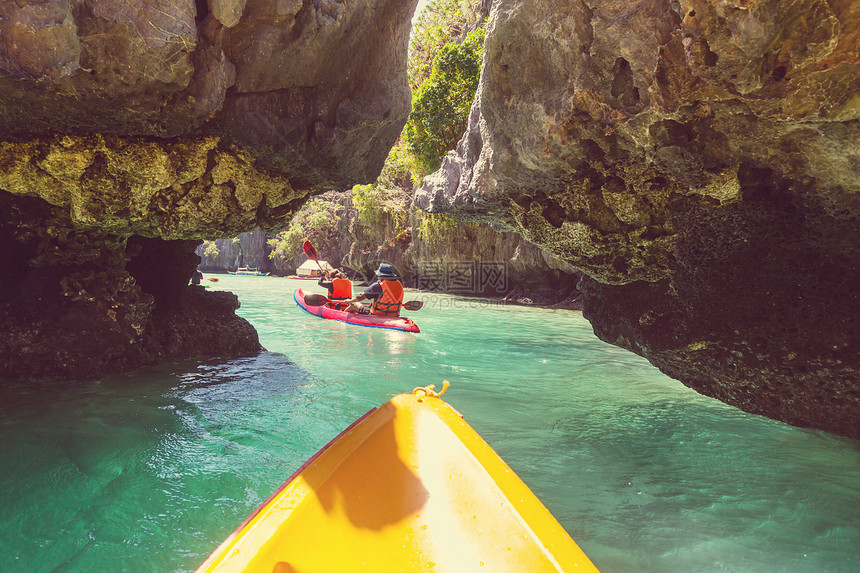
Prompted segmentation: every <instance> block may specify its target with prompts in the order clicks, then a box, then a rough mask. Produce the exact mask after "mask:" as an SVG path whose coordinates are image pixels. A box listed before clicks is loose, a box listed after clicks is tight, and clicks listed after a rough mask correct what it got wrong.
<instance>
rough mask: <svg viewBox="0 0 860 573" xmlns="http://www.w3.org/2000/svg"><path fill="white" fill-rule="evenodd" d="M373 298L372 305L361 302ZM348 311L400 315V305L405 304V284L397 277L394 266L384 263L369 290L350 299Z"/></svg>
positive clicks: (377, 271) (378, 314)
mask: <svg viewBox="0 0 860 573" xmlns="http://www.w3.org/2000/svg"><path fill="white" fill-rule="evenodd" d="M368 299H370V300H371V303H370V306H369V307H368V306H365V305H363V304H360V303H361V301H363V300H368ZM346 302H347V303H349V306H348V307H347V308H346V311H347V312H357V313H359V314H375V315H377V316H400V306H401V305H402V304H403V284H402V283H401V282H400V281H399V280H398V279H397V273H396V272H394V267H393V266H392V265H390V264H388V263H382V264H380V265H379V268H378V269H377V270H376V281H375V282H374V283H372V284H371V285H370V286H369V287H367V290H365V291H364V292H363V293H361V294H359V295H358V296H356V297H355V298H352V299H350V300H348V301H346Z"/></svg>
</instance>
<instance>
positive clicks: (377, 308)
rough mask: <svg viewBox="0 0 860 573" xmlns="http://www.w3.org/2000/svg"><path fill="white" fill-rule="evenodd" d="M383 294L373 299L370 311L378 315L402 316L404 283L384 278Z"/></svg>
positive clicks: (382, 283) (382, 284)
mask: <svg viewBox="0 0 860 573" xmlns="http://www.w3.org/2000/svg"><path fill="white" fill-rule="evenodd" d="M380 285H381V286H382V296H381V297H379V298H376V299H373V303H371V305H370V313H371V314H376V315H378V316H400V305H401V304H403V284H401V282H400V281H398V280H384V281H382V282H381V283H380Z"/></svg>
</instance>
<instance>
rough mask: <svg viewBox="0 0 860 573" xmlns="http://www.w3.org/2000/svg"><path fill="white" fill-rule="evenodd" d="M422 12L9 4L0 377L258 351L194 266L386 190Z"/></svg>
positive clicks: (310, 4)
mask: <svg viewBox="0 0 860 573" xmlns="http://www.w3.org/2000/svg"><path fill="white" fill-rule="evenodd" d="M415 4H416V2H415V0H407V1H405V2H403V1H400V0H369V1H366V2H358V3H355V2H346V3H344V2H342V1H339V0H284V1H280V2H268V1H265V0H236V1H233V0H208V1H206V0H196V1H195V0H176V1H174V2H160V1H158V0H144V1H141V2H134V3H129V2H120V1H117V0H73V1H71V2H69V1H68V0H44V1H41V2H2V3H0V125H2V126H3V127H2V132H0V265H2V269H3V270H2V274H0V321H2V323H3V324H4V329H2V330H3V331H2V332H0V377H7V376H16V377H18V376H49V377H57V378H68V377H91V376H97V375H99V374H101V373H104V372H109V371H115V370H120V369H127V368H133V367H135V366H139V365H142V364H146V363H151V362H155V361H158V360H163V359H166V358H171V357H179V356H192V355H207V354H208V355H217V354H235V353H245V354H247V353H250V352H256V351H257V349H258V348H259V343H258V342H257V339H256V334H255V333H254V332H253V329H252V328H250V326H248V325H247V323H245V322H244V321H242V320H240V319H238V318H236V317H235V315H234V314H233V311H234V310H235V308H237V306H238V301H236V299H235V297H232V298H231V295H223V294H222V295H217V296H212V295H214V294H215V293H202V292H196V291H194V292H191V291H189V289H187V288H186V285H187V283H188V279H189V278H190V276H191V273H192V271H193V269H194V268H195V266H196V265H197V262H198V260H197V257H196V256H195V255H194V254H193V251H194V248H195V246H196V245H197V244H198V243H199V240H200V239H203V238H208V237H218V236H221V237H223V236H228V237H229V236H235V235H236V234H238V233H241V232H243V231H250V230H252V229H254V228H257V227H260V228H261V229H264V230H267V229H272V228H275V227H278V226H281V225H282V224H283V223H284V222H285V221H286V220H287V219H288V218H289V216H290V215H291V214H292V213H293V212H295V210H296V209H297V208H298V207H299V206H300V205H301V204H302V202H303V201H304V199H305V197H306V196H307V195H308V194H310V193H317V192H320V191H321V190H324V189H329V188H348V187H350V186H351V185H353V184H356V183H366V182H370V181H372V180H373V179H374V178H375V177H376V175H377V174H378V172H379V170H380V169H381V167H382V164H383V161H384V159H385V156H386V155H387V153H388V150H389V149H390V147H391V146H392V144H393V143H394V141H395V139H396V138H397V136H398V135H399V133H400V131H401V129H402V127H403V124H404V122H405V119H406V115H407V114H408V111H409V102H410V94H409V87H408V84H407V79H406V71H405V60H406V50H407V43H408V35H409V29H410V17H411V16H412V12H413V11H414V8H415ZM192 291H193V289H192ZM189 292H190V294H189ZM216 308H217V309H218V310H217V311H216V310H214V309H216ZM216 317H220V319H221V320H222V321H223V322H224V324H223V327H222V328H214V327H213V326H212V325H213V324H214V322H215V321H216V320H217V318H216ZM201 321H202V322H206V323H207V324H209V326H210V327H209V328H202V327H201ZM209 321H212V322H211V323H210V322H209ZM231 325H232V326H231ZM204 333H205V334H204Z"/></svg>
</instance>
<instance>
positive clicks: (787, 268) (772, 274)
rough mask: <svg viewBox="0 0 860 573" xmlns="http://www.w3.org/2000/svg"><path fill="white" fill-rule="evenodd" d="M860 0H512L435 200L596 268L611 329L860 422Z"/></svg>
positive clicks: (770, 407) (826, 417)
mask: <svg viewBox="0 0 860 573" xmlns="http://www.w3.org/2000/svg"><path fill="white" fill-rule="evenodd" d="M858 37H860V9H858V4H857V2H853V1H850V0H829V1H828V0H799V1H797V2H781V1H778V0H732V1H715V0H714V1H712V0H649V1H643V2H621V1H596V2H592V1H582V0H528V1H526V0H497V1H496V2H495V3H494V6H493V9H492V13H491V16H490V22H489V24H488V34H487V39H486V44H485V60H484V65H483V70H482V78H481V83H480V87H479V89H478V94H477V97H476V100H475V104H474V106H473V109H472V113H471V117H470V125H469V130H468V132H467V133H466V135H465V136H464V138H463V139H462V141H461V142H460V144H459V147H458V149H457V151H456V152H453V153H451V154H449V155H448V157H446V159H445V161H444V163H443V166H442V168H441V170H440V171H439V172H437V173H436V174H434V175H432V176H430V177H428V178H427V179H426V180H425V182H424V184H423V187H422V190H421V191H420V193H419V202H420V204H421V205H422V207H423V208H425V209H427V210H429V211H431V212H441V213H449V214H451V215H453V216H455V217H459V218H462V219H467V220H473V221H492V222H495V223H496V224H497V225H503V226H505V227H506V228H508V229H511V230H516V231H518V232H520V233H522V234H523V235H524V236H525V237H526V238H527V239H528V240H530V241H532V242H534V243H535V244H537V245H539V246H541V247H543V248H545V249H546V250H548V251H549V252H550V253H552V254H554V255H555V256H557V257H558V258H560V259H562V260H564V261H567V262H568V263H570V264H572V265H574V266H576V267H577V268H579V269H582V270H583V271H584V272H585V273H587V274H588V275H589V276H590V277H591V278H590V279H587V280H584V281H583V284H582V286H581V287H580V288H581V290H582V291H583V292H584V294H585V300H584V313H585V315H586V317H587V318H588V319H589V320H591V322H592V324H593V326H594V329H595V332H596V333H597V334H598V336H600V337H601V338H603V339H604V340H606V341H609V342H611V343H613V344H617V345H619V346H622V347H625V348H628V349H630V350H632V351H634V352H637V353H639V354H641V355H643V356H645V357H647V358H648V359H649V360H650V361H651V362H652V363H653V364H655V365H657V366H658V367H659V368H661V369H662V370H663V371H664V372H666V373H668V374H669V375H671V376H673V377H675V378H678V379H680V380H682V381H683V382H684V383H685V384H687V385H689V386H691V387H693V388H695V389H697V390H698V391H700V392H702V393H705V394H707V395H710V396H714V397H716V398H719V399H720V400H723V401H725V402H727V403H730V404H734V405H736V406H738V407H739V408H742V409H744V410H746V411H749V412H755V413H760V414H764V415H767V416H770V417H773V418H777V419H780V420H784V421H787V422H789V423H792V424H797V425H802V426H811V427H816V428H822V429H826V430H829V431H833V432H837V433H840V434H844V435H849V436H853V437H860V353H858V352H857V347H858V343H860V300H858V298H860V269H858V266H860V199H858V188H860V160H858V148H860V146H858V143H860V99H858V95H857V94H858V93H860V91H858V89H860V52H858Z"/></svg>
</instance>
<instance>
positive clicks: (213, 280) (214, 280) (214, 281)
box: [206, 279, 219, 283]
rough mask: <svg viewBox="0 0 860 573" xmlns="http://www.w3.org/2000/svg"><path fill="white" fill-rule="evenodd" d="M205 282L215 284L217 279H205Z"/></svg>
mask: <svg viewBox="0 0 860 573" xmlns="http://www.w3.org/2000/svg"><path fill="white" fill-rule="evenodd" d="M206 280H207V281H212V282H213V283H217V282H218V280H219V279H206Z"/></svg>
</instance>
